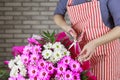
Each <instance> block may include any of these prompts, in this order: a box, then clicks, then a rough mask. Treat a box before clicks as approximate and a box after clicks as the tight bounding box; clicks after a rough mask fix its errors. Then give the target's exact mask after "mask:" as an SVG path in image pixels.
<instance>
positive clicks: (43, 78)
mask: <svg viewBox="0 0 120 80" xmlns="http://www.w3.org/2000/svg"><path fill="white" fill-rule="evenodd" d="M49 78H50V76H49V72H48V71H47V70H46V69H41V71H39V80H49Z"/></svg>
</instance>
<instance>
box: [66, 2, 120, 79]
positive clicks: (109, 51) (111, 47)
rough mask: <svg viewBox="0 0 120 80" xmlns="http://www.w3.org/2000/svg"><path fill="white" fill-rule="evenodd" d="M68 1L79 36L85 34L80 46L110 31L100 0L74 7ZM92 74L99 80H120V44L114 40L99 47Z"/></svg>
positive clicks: (93, 61) (93, 59)
mask: <svg viewBox="0 0 120 80" xmlns="http://www.w3.org/2000/svg"><path fill="white" fill-rule="evenodd" d="M71 4H72V0H68V3H67V11H68V15H69V18H70V21H71V24H72V27H73V29H74V30H76V32H77V34H78V35H79V34H80V33H84V36H83V38H82V41H81V42H80V46H81V47H82V48H83V46H84V45H85V44H86V43H88V42H89V41H91V40H93V39H96V38H98V37H100V36H102V35H104V34H106V33H107V32H109V31H110V29H109V28H108V27H106V26H105V25H104V23H103V21H102V17H101V13H100V4H99V1H98V0H92V1H91V2H87V3H83V4H79V5H74V6H72V5H71ZM90 62H91V66H92V72H93V73H94V75H96V76H97V80H120V42H119V40H118V39H117V40H114V41H112V42H110V43H108V44H104V45H101V46H99V47H97V49H96V50H95V53H94V55H93V56H92V58H91V59H90Z"/></svg>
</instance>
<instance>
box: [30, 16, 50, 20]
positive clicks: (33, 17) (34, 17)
mask: <svg viewBox="0 0 120 80" xmlns="http://www.w3.org/2000/svg"><path fill="white" fill-rule="evenodd" d="M32 19H35V20H48V17H47V16H32Z"/></svg>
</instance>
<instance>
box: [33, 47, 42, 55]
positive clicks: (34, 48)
mask: <svg viewBox="0 0 120 80" xmlns="http://www.w3.org/2000/svg"><path fill="white" fill-rule="evenodd" d="M41 50H42V48H41V47H40V46H37V45H35V46H34V47H33V53H41Z"/></svg>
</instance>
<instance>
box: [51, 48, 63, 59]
mask: <svg viewBox="0 0 120 80" xmlns="http://www.w3.org/2000/svg"><path fill="white" fill-rule="evenodd" d="M52 57H54V58H55V60H56V61H58V60H60V59H61V58H62V57H63V56H62V52H61V51H60V50H58V51H54V53H53V56H52Z"/></svg>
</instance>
